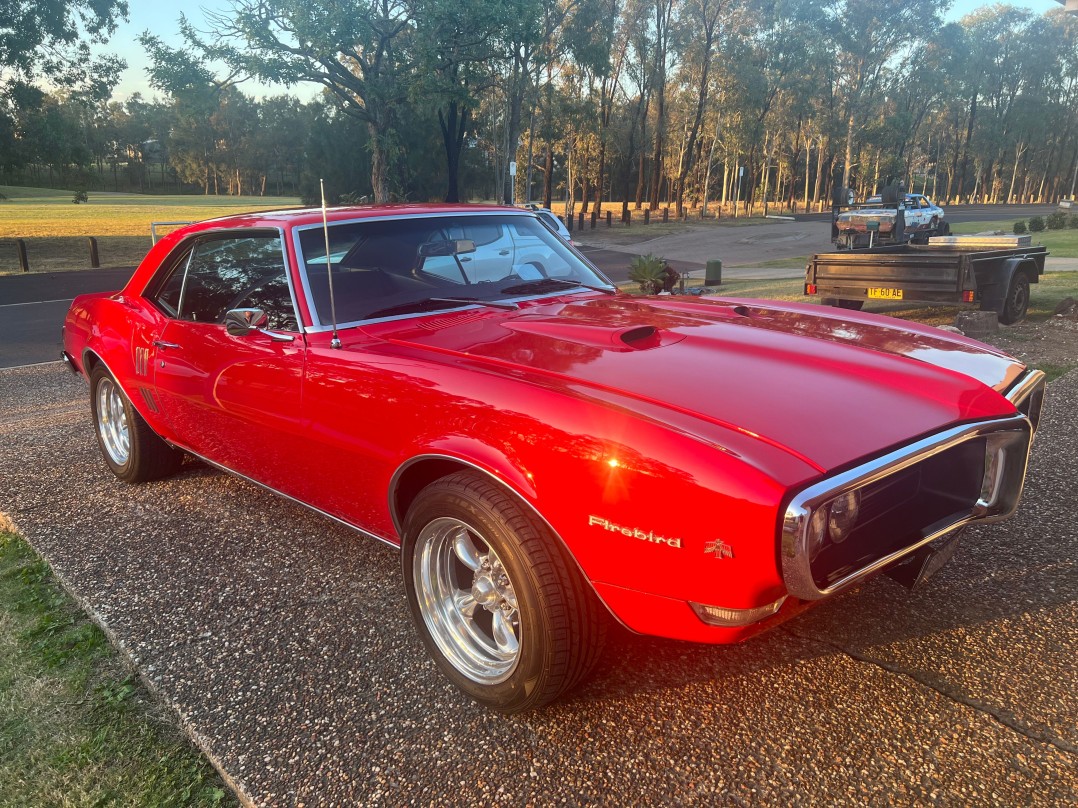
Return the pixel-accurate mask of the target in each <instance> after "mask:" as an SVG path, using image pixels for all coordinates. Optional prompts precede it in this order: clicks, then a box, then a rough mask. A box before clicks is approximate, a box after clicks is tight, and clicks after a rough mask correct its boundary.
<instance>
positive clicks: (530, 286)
mask: <svg viewBox="0 0 1078 808" xmlns="http://www.w3.org/2000/svg"><path fill="white" fill-rule="evenodd" d="M548 284H554V285H555V286H559V287H565V286H571V287H575V288H577V289H590V290H591V291H593V292H602V293H603V294H607V295H616V294H617V293H618V290H617V288H611V287H609V286H592V285H591V284H587V283H581V282H580V281H573V280H569V279H568V278H536V279H535V280H533V281H525V282H524V283H518V284H516V285H514V286H507V287H505V288H504V289H502V290H501V294H503V295H507V294H508V295H515V294H523V293H524V292H543V291H546V288H545V287H546V286H547V285H548Z"/></svg>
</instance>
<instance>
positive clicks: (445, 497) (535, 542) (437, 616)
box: [402, 473, 606, 713]
mask: <svg viewBox="0 0 1078 808" xmlns="http://www.w3.org/2000/svg"><path fill="white" fill-rule="evenodd" d="M402 550H403V552H402V563H403V571H404V581H405V590H406V592H407V596H408V605H409V607H410V608H411V612H412V618H413V620H414V621H415V624H416V626H417V628H418V629H419V633H420V636H421V637H422V639H423V642H424V644H425V645H426V647H427V650H428V651H429V652H430V653H431V655H432V656H433V657H434V659H435V661H436V662H437V664H438V667H439V668H441V670H442V672H443V673H444V674H445V675H446V677H448V678H449V680H450V681H451V682H453V684H454V685H456V686H457V687H458V688H459V689H460V690H462V691H463V692H464V693H465V694H467V695H468V696H470V697H471V698H473V699H475V700H476V701H478V702H479V703H480V704H483V705H484V706H486V707H489V708H491V709H493V710H497V711H499V712H503V713H517V712H521V711H524V710H530V709H534V708H536V707H540V706H542V705H544V704H547V703H549V702H551V701H553V700H554V699H556V698H558V697H559V696H560V695H561V694H562V693H564V692H565V691H567V690H568V689H569V688H571V687H573V686H574V685H575V684H577V683H578V682H579V681H580V680H581V679H583V678H584V676H585V675H586V674H587V673H588V672H589V671H590V670H591V668H592V667H593V666H594V664H595V662H596V661H597V660H598V658H599V655H600V652H601V648H602V642H603V639H604V636H605V629H606V624H605V615H604V614H603V613H602V606H601V605H600V604H599V603H598V601H597V599H596V597H595V595H594V594H593V593H592V592H591V591H590V589H589V588H588V586H587V583H586V582H585V581H584V580H583V578H582V577H581V576H580V574H579V573H578V572H577V570H576V569H575V568H574V567H573V566H571V561H570V560H569V559H568V558H566V556H565V554H564V553H563V551H562V549H561V547H560V546H559V545H558V544H557V542H556V540H555V539H554V537H553V536H551V535H550V532H549V530H548V529H547V528H546V526H545V525H544V524H543V523H542V522H541V520H539V519H538V518H537V517H535V516H534V515H532V514H531V513H529V512H528V511H526V510H525V509H524V508H523V507H522V506H521V505H520V504H518V503H517V501H516V500H515V499H514V498H513V497H512V496H511V495H510V494H508V493H507V492H506V491H505V490H503V489H502V488H500V487H498V486H497V485H495V484H494V483H493V482H491V481H489V480H487V479H485V478H484V477H481V476H479V475H476V474H472V473H458V474H453V475H450V476H448V477H443V478H442V479H440V480H437V481H435V482H434V483H432V484H430V485H429V486H427V487H426V488H425V489H423V491H421V492H420V493H419V495H418V496H417V497H416V499H415V502H414V503H413V504H412V506H411V508H410V509H409V511H408V515H407V517H406V519H405V524H404V544H403V547H402Z"/></svg>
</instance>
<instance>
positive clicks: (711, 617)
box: [689, 596, 786, 627]
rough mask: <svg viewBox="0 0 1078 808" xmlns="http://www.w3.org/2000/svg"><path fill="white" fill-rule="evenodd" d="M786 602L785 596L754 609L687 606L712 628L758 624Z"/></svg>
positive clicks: (691, 604)
mask: <svg viewBox="0 0 1078 808" xmlns="http://www.w3.org/2000/svg"><path fill="white" fill-rule="evenodd" d="M785 601H786V598H785V596H784V597H781V598H779V599H778V600H776V601H775V602H774V603H768V604H767V605H766V606H758V607H756V608H755V609H727V608H726V607H724V606H706V605H704V604H703V603H693V602H692V601H689V605H690V606H692V610H693V611H694V612H696V616H697V617H699V618H700V619H701V620H703V621H704V622H705V623H707V624H709V625H712V626H727V627H736V626H747V625H749V624H750V623H758V622H759V621H761V620H764V619H765V618H768V617H770V616H771V615H773V614H774V613H775V612H777V611H778V610H779V609H780V608H782V604H783V603H784V602H785Z"/></svg>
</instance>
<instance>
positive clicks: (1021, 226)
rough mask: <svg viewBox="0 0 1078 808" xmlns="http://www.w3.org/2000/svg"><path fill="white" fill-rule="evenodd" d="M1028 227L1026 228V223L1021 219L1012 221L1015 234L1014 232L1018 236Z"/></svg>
mask: <svg viewBox="0 0 1078 808" xmlns="http://www.w3.org/2000/svg"><path fill="white" fill-rule="evenodd" d="M1028 229H1029V228H1028V227H1026V223H1025V222H1024V221H1023V222H1015V223H1014V232H1015V234H1016V235H1019V236H1020V235H1022V234H1023V233H1025V232H1026V231H1027V230H1028Z"/></svg>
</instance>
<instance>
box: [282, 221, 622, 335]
mask: <svg viewBox="0 0 1078 808" xmlns="http://www.w3.org/2000/svg"><path fill="white" fill-rule="evenodd" d="M456 216H519V217H521V218H525V219H534V220H535V221H537V222H539V225H540V226H541V227H543V228H544V229H545V230H547V231H548V232H552V231H551V230H550V227H549V226H548V225H546V224H544V223H543V220H542V219H540V218H539V217H538V216H537V215H536V214H534V213H532V212H531V211H530V210H520V209H519V208H505V209H504V210H475V211H471V210H461V211H454V212H452V213H450V212H447V211H438V212H431V213H397V214H391V215H388V216H377V215H375V216H358V217H356V218H354V219H339V220H337V221H334V222H332V223H330V224H329V227H337V226H340V225H350V224H360V223H362V222H375V221H377V222H390V221H401V220H408V219H448V218H453V217H456ZM323 226H324V225H323V224H322V223H321V222H315V223H313V224H304V225H296V226H295V227H293V228H292V247H293V249H294V250H295V255H296V272H297V274H298V275H299V280H300V284H301V285H302V287H303V295H304V297H305V298H306V299H307V309H308V312H307V313H308V314H310V316H311V325H305V326H301V328H300V330H301V331H302V332H303V333H304V334H324V333H327V332H331V331H333V325H332V324H330V325H317V323H320V322H321V319H322V318H321V317H319V315H318V309H317V307H316V306H315V305H314V296H313V295H312V294H311V285H310V283H309V282H308V280H307V272H306V269H305V261H304V260H303V247H302V245H301V244H300V240H299V237H300V233H302V232H304V231H307V230H321V229H322V228H323ZM553 235H554V237H555V238H557V240H558V242H559V243H560V244H562V245H563V246H564V247H565V248H566V249H568V250H569V251H570V252H572V253H573V254H574V255H575V256H576V257H577V258H579V259H580V260H581V261H583V262H584V264H585V265H586V266H587V267H588V269H590V270H591V271H592V272H594V273H595V276H596V277H597V278H599V279H600V280H602V281H605V282H606V283H607V284H609V286H610V288H611V290H614V291H616V290H617V288H618V287H617V284H615V283H613V282H612V281H611V280H610V279H609V278H608V277H606V275H604V274H603V273H602V272H601V271H600V270H599V268H598V267H596V266H595V265H594V264H593V263H592V262H591V261H589V260H588V259H587V258H586V257H585V256H584V255H583V254H582V253H581V252H580V251H579V250H578V249H577V248H576V247H575V246H574V245H572V244H570V243H569V242H567V241H566V240H565V239H564V238H562V237H561V236H560V235H559V234H557V233H554V234H553ZM577 291H578V290H576V289H566V290H565V291H564V292H562V291H559V292H557V293H556V294H557V296H561V295H563V294H575V293H576V292H577ZM579 291H589V290H588V289H586V288H584V289H580V290H579ZM553 296H555V295H553V294H552V293H550V292H546V293H544V294H541V295H530V296H527V297H518V298H512V299H510V300H507V301H506V302H517V301H522V300H539V299H541V298H544V297H553ZM461 308H465V307H463V306H462V307H459V308H447V309H440V310H439V311H438V312H429V311H425V312H418V313H413V314H397V315H394V316H392V317H379V318H378V319H376V320H350V321H349V322H346V323H337V329H338V330H340V329H342V328H354V327H356V326H359V325H368V324H374V323H384V322H389V321H393V320H404V319H410V318H413V317H428V316H430V315H431V314H438V313H441V312H446V311H460V310H461ZM467 308H481V307H480V306H468V307H467ZM299 322H301V323H302V320H300V321H299Z"/></svg>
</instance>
